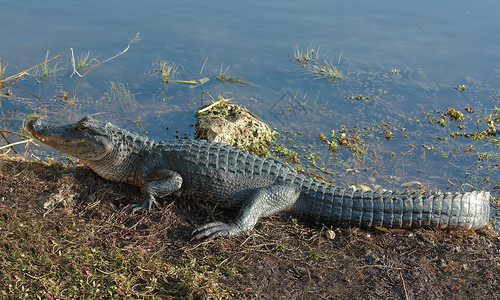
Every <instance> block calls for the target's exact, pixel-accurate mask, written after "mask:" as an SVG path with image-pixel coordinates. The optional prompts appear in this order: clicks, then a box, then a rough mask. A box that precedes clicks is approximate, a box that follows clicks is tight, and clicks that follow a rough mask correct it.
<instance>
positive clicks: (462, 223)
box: [292, 180, 490, 229]
mask: <svg viewBox="0 0 500 300" xmlns="http://www.w3.org/2000/svg"><path fill="white" fill-rule="evenodd" d="M302 186H303V191H302V194H301V197H300V198H299V200H297V202H296V203H295V205H294V207H293V208H292V213H293V214H294V215H296V216H297V217H302V218H304V219H306V220H310V221H313V222H318V223H324V224H329V225H340V226H342V225H344V226H358V227H365V228H366V227H377V226H380V227H385V228H419V227H432V228H466V229H476V228H480V227H483V226H485V225H486V224H488V221H489V216H490V202H489V198H490V193H489V192H477V191H473V192H466V193H419V192H414V193H410V192H408V191H406V192H393V191H385V192H382V191H375V192H372V191H367V192H363V191H354V190H352V189H344V188H336V187H333V186H329V185H326V184H322V183H318V182H314V181H309V180H305V181H304V182H303V183H302Z"/></svg>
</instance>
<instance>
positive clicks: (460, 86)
mask: <svg viewBox="0 0 500 300" xmlns="http://www.w3.org/2000/svg"><path fill="white" fill-rule="evenodd" d="M454 89H455V90H457V91H459V92H465V90H466V89H467V87H466V86H465V84H462V85H457V86H456V87H454Z"/></svg>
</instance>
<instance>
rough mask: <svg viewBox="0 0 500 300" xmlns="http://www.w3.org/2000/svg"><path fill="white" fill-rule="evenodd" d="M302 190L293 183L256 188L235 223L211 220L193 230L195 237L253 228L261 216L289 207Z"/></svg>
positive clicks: (230, 233) (234, 232)
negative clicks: (292, 184)
mask: <svg viewBox="0 0 500 300" xmlns="http://www.w3.org/2000/svg"><path fill="white" fill-rule="evenodd" d="M299 194H300V191H299V190H298V189H297V188H296V187H294V186H291V185H272V186H268V187H265V188H260V189H256V190H255V191H254V192H253V193H252V194H251V196H250V197H249V198H248V199H247V200H246V201H245V203H244V204H243V206H242V207H241V209H240V211H239V213H238V216H237V218H236V221H234V222H233V223H228V224H226V223H223V222H211V223H207V224H205V225H202V226H200V227H198V228H196V230H195V231H194V232H193V233H195V234H196V235H195V237H194V238H195V239H201V238H206V239H213V238H216V237H219V236H231V235H239V234H242V233H244V232H245V231H247V230H250V229H253V228H254V226H255V224H256V223H257V221H258V220H259V219H260V218H261V217H266V216H270V215H273V214H275V213H278V212H280V211H284V210H287V209H289V208H290V207H291V206H292V205H293V204H294V203H295V201H296V200H297V199H298V197H299Z"/></svg>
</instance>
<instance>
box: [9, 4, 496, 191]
mask: <svg viewBox="0 0 500 300" xmlns="http://www.w3.org/2000/svg"><path fill="white" fill-rule="evenodd" d="M499 9H500V2H498V1H493V0H492V1H481V3H480V4H478V3H475V2H474V3H473V2H470V1H462V0H460V1H419V2H414V1H394V0H392V1H383V2H373V3H367V2H366V1H302V2H299V3H290V2H289V1H286V2H285V1H252V2H248V3H235V2H234V1H218V2H217V3H212V2H206V1H204V2H202V1H183V2H180V3H179V2H177V1H142V2H141V3H139V2H135V1H105V2H102V1H79V2H76V1H71V2H68V1H65V2H62V1H43V2H42V1H16V2H14V1H10V2H9V3H5V4H2V5H1V9H0V15H1V19H2V23H3V27H2V28H3V30H1V31H0V40H1V41H2V43H0V60H1V61H2V63H3V64H4V65H5V64H7V67H6V76H9V75H12V74H15V73H17V72H19V71H21V70H23V69H26V68H28V67H30V66H33V65H36V64H38V63H40V62H42V61H43V60H44V58H45V55H46V52H47V50H50V54H49V55H50V56H53V55H56V54H58V53H60V52H62V51H64V50H66V49H68V48H70V47H72V48H73V49H74V53H75V56H77V57H78V56H80V55H81V54H82V53H87V52H88V51H90V53H91V54H92V55H93V56H94V57H97V59H98V60H99V61H101V62H102V61H104V60H106V59H107V58H110V57H112V56H113V55H115V54H118V53H120V52H121V51H122V50H124V49H125V48H126V46H127V43H128V42H129V41H130V40H132V39H133V38H134V36H135V35H136V33H138V32H140V35H139V36H140V38H141V40H140V41H138V42H136V43H133V44H131V47H130V49H129V50H128V51H127V52H126V53H124V54H123V55H120V56H119V57H116V58H115V59H113V60H111V61H109V62H107V63H104V64H101V65H99V66H97V67H95V68H93V69H92V70H91V71H90V72H89V73H88V74H87V75H85V76H84V77H83V79H82V80H81V82H80V83H79V85H77V81H78V77H77V76H72V77H71V76H70V75H71V73H72V72H71V59H70V56H69V55H67V54H65V55H64V56H62V57H61V58H58V59H56V60H55V61H54V63H56V62H57V63H58V67H59V68H61V70H59V71H58V72H57V74H56V76H54V77H52V76H51V77H48V78H47V80H43V79H40V78H38V80H34V79H33V78H32V77H28V78H25V79H23V80H19V81H17V82H16V86H18V87H22V88H24V89H26V90H27V91H29V92H31V93H33V94H35V95H37V96H38V97H40V98H41V99H40V100H37V99H36V98H34V97H33V96H30V95H28V94H26V93H24V92H22V91H20V90H14V89H11V91H12V92H13V93H14V96H15V97H10V98H6V97H3V98H2V100H1V101H2V102H1V105H2V107H1V109H2V113H3V120H2V126H3V127H10V128H15V127H16V126H20V124H21V121H22V120H23V118H24V117H26V116H27V115H28V114H31V113H36V114H39V115H42V116H45V115H47V116H49V117H50V118H52V119H58V120H67V119H68V117H69V118H70V119H71V120H72V121H75V120H77V119H78V118H80V117H81V116H83V115H87V114H95V115H97V116H98V117H100V118H102V119H105V120H110V121H113V122H114V123H116V124H117V125H120V126H124V127H127V128H129V129H131V130H142V131H147V132H148V135H149V136H150V137H152V138H154V139H157V140H161V139H167V138H173V137H174V136H175V135H176V131H178V132H179V133H180V134H185V135H187V136H189V137H192V136H193V128H192V124H193V123H194V121H195V116H194V111H195V110H196V109H197V108H198V107H199V106H200V102H201V99H202V93H203V92H208V93H210V94H211V95H212V96H213V97H214V98H216V97H217V96H218V95H224V96H225V97H228V98H229V97H234V98H235V100H234V101H236V102H237V103H239V104H242V105H243V106H245V107H247V108H249V109H250V110H252V111H254V112H255V113H256V114H257V115H259V116H260V117H261V118H262V119H263V120H265V121H266V122H267V123H269V124H270V125H271V126H272V127H274V128H276V129H277V130H279V131H281V130H287V131H289V132H290V137H292V138H293V139H294V143H296V144H297V145H299V146H309V145H311V147H312V149H313V151H318V152H320V153H322V159H321V160H318V164H320V165H321V164H323V163H324V164H325V168H327V169H328V170H330V171H332V172H333V173H335V174H336V175H335V176H330V175H325V177H326V179H327V180H332V181H334V182H335V183H337V184H347V185H349V184H353V183H357V182H366V183H369V184H371V185H374V186H381V187H384V188H392V189H394V188H401V185H404V183H408V182H413V183H414V184H415V181H418V182H420V183H422V184H423V185H424V186H425V187H427V188H430V189H443V190H446V189H447V188H449V189H450V190H455V191H456V190H468V189H471V188H472V187H475V188H477V189H487V190H492V191H493V189H494V187H495V184H498V183H500V180H499V176H498V162H499V161H500V159H499V156H498V155H499V154H498V153H499V149H498V143H497V144H496V146H495V145H494V144H491V143H489V142H479V143H473V142H472V141H471V140H470V139H465V138H458V139H450V138H448V139H447V141H446V142H443V141H441V140H439V139H436V137H447V136H448V135H449V133H450V132H452V131H457V130H458V129H457V125H459V123H454V122H451V121H450V120H449V119H447V125H446V127H445V128H441V126H439V125H437V124H436V123H432V124H430V123H429V120H430V119H433V118H439V116H440V114H442V113H444V112H446V111H447V109H448V108H450V107H453V108H456V109H457V110H461V111H463V112H464V113H465V111H464V108H465V107H469V106H473V107H474V109H475V111H476V112H475V114H470V115H469V114H467V113H466V114H465V115H466V121H464V123H462V124H465V125H464V126H465V130H469V131H471V130H474V128H475V122H476V120H477V119H478V116H479V115H484V116H488V115H489V114H492V113H494V105H497V106H498V105H499V100H498V99H499V98H500V97H499V95H500V92H499V90H500V85H499V82H500V80H499V79H500V60H499V59H498V58H499V56H498V53H500V52H499V50H500V39H499V38H498V32H500V17H498V13H497V12H498V11H499ZM311 46H312V47H313V48H314V49H316V52H315V54H316V55H318V59H317V63H318V65H319V66H321V65H322V64H323V63H325V62H330V63H332V64H333V65H335V66H336V67H337V68H338V69H339V70H340V71H341V72H342V79H337V80H335V81H332V80H330V79H325V78H321V77H317V76H316V77H315V76H312V75H311V73H310V72H307V68H306V67H303V66H302V64H301V63H298V62H297V61H296V60H295V59H294V48H295V47H297V48H298V49H299V50H301V51H303V52H305V51H306V49H307V48H308V47H311ZM157 60H166V61H168V62H174V63H175V64H176V65H178V66H179V75H178V78H177V79H181V80H197V79H200V78H204V77H207V78H209V79H210V81H209V82H208V83H205V84H203V85H200V86H196V87H193V86H190V85H188V84H183V83H173V82H170V83H169V84H168V85H167V84H165V83H163V82H162V80H161V78H159V77H158V76H156V77H155V76H152V73H153V74H154V72H153V71H152V70H153V69H154V67H153V62H155V61H157ZM205 62H206V63H205ZM52 66H53V64H52ZM228 67H229V69H228V70H227V74H228V75H230V76H236V77H239V78H240V79H242V80H244V81H247V82H250V83H251V84H252V85H247V86H240V85H234V84H230V83H226V84H223V83H220V82H218V81H217V80H215V78H214V74H217V73H218V72H220V70H221V69H222V70H225V69H226V68H228ZM392 70H397V71H393V72H391V71H392ZM200 71H202V72H200ZM156 75H157V74H156ZM119 83H122V84H123V85H124V86H125V87H127V88H128V89H129V90H130V92H131V93H132V96H131V97H130V99H129V100H130V101H129V102H126V103H124V102H118V103H117V102H110V101H109V98H112V97H110V96H109V95H110V91H109V87H110V86H111V85H113V84H119ZM457 85H459V86H461V85H466V90H465V92H460V91H457V90H455V89H454V87H456V86H457ZM76 87H77V88H76ZM75 88H76V90H75ZM5 90H6V89H4V90H3V91H2V92H3V93H5ZM75 91H76V93H75V94H74V96H73V92H75ZM65 93H67V97H68V98H69V99H68V100H65V99H64V95H66V94H65ZM203 97H204V99H205V101H207V99H208V96H207V95H206V94H204V96H203ZM356 97H358V98H360V99H365V100H356ZM366 98H369V100H366ZM70 101H74V103H75V104H74V105H73V106H70V105H69V104H68V103H69V102H70ZM424 112H425V113H427V115H426V114H424ZM133 120H140V122H141V126H142V127H140V128H139V127H138V126H137V125H135V124H134V123H132V121H133ZM481 120H482V119H481ZM384 124H387V125H384ZM341 125H345V126H346V128H347V129H353V128H354V127H356V128H358V129H361V132H360V133H359V132H358V133H355V132H352V133H348V135H357V136H359V137H361V138H362V139H363V141H364V143H365V144H366V147H367V148H366V149H367V155H366V156H364V157H362V158H361V162H360V161H358V160H356V159H355V158H353V155H352V152H349V151H346V150H343V149H341V150H340V151H339V152H338V153H337V154H336V156H329V155H328V151H327V150H326V147H325V146H324V145H321V142H320V141H319V139H318V138H317V137H318V134H319V133H324V134H325V136H326V137H327V138H328V137H330V135H331V131H332V129H334V130H336V132H337V133H338V131H339V130H340V128H341ZM480 125H481V126H483V127H484V123H482V124H480ZM166 128H168V130H166ZM367 128H368V129H367ZM385 130H389V131H390V132H391V134H392V135H393V138H392V139H390V140H388V141H386V139H385V137H386V136H387V135H386V134H387V132H385ZM297 131H300V132H301V133H302V134H301V135H294V133H296V132H297ZM384 132H385V133H384ZM469 145H472V146H471V147H472V148H469ZM471 149H472V150H471ZM469 150H470V151H469ZM464 151H466V152H464ZM299 152H300V151H299ZM477 153H489V154H491V155H490V157H489V158H487V159H486V160H482V161H480V160H478V155H477ZM307 155H308V154H307V153H306V154H304V160H305V161H307V159H305V158H306V156H307ZM495 155H496V156H495ZM495 164H497V165H496V166H495ZM346 170H347V171H348V172H346ZM352 170H355V172H351V171H352ZM497 194H498V193H497Z"/></svg>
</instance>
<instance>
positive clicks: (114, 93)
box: [106, 81, 137, 114]
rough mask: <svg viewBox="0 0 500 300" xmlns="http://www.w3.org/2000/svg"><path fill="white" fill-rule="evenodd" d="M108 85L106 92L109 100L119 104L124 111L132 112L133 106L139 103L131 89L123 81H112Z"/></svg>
mask: <svg viewBox="0 0 500 300" xmlns="http://www.w3.org/2000/svg"><path fill="white" fill-rule="evenodd" d="M106 86H107V88H108V92H107V93H106V96H107V98H108V102H110V103H114V104H116V105H118V107H119V108H120V109H121V110H122V111H123V112H125V113H127V114H128V113H130V112H131V108H132V106H134V105H135V104H136V103H137V100H136V99H135V96H134V94H132V92H131V91H130V89H129V88H128V87H127V86H126V85H125V84H123V83H121V82H113V81H110V82H108V83H107V85H106Z"/></svg>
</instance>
